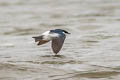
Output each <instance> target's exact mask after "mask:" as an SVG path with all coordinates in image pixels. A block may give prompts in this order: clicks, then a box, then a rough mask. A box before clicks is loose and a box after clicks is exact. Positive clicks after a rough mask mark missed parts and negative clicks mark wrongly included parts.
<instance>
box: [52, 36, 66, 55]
mask: <svg viewBox="0 0 120 80" xmlns="http://www.w3.org/2000/svg"><path fill="white" fill-rule="evenodd" d="M65 38H66V36H65V35H63V36H60V37H56V38H54V39H53V40H52V49H53V52H54V53H56V54H57V53H58V52H59V51H60V49H61V48H62V46H63V43H64V40H65Z"/></svg>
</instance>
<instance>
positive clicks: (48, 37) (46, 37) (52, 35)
mask: <svg viewBox="0 0 120 80" xmlns="http://www.w3.org/2000/svg"><path fill="white" fill-rule="evenodd" d="M42 35H43V40H52V39H53V38H55V37H59V34H57V33H50V31H46V32H44V33H43V34H42Z"/></svg>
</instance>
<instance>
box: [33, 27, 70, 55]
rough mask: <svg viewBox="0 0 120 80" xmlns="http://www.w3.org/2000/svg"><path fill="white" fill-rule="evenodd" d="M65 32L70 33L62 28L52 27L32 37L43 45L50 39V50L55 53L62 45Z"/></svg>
mask: <svg viewBox="0 0 120 80" xmlns="http://www.w3.org/2000/svg"><path fill="white" fill-rule="evenodd" d="M66 34H70V33H69V32H68V31H66V30H63V29H53V30H49V31H46V32H44V33H42V34H41V35H40V36H34V37H32V38H34V39H35V42H38V44H37V45H43V44H45V43H47V42H49V41H52V42H51V47H52V50H53V52H54V53H55V54H57V53H58V52H59V51H60V50H61V48H62V46H63V43H64V40H65V38H66Z"/></svg>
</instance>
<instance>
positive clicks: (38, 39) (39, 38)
mask: <svg viewBox="0 0 120 80" xmlns="http://www.w3.org/2000/svg"><path fill="white" fill-rule="evenodd" d="M42 37H43V36H35V37H32V38H34V39H35V42H38V41H40V40H41V39H42Z"/></svg>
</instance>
